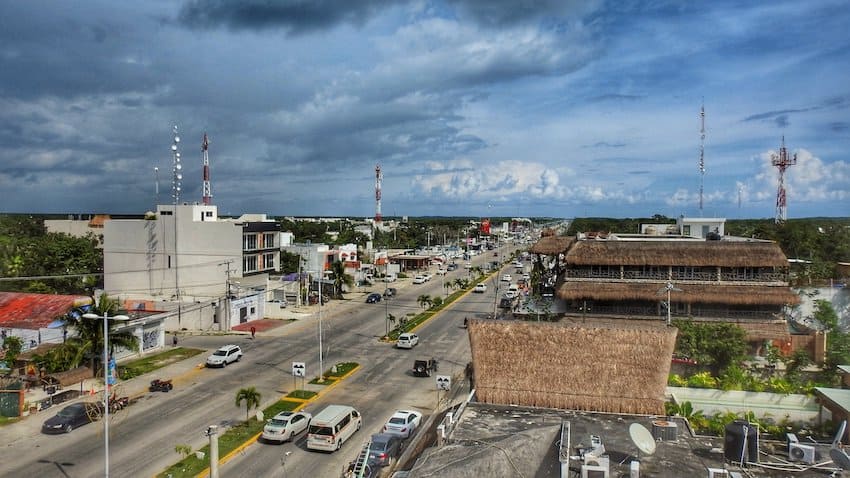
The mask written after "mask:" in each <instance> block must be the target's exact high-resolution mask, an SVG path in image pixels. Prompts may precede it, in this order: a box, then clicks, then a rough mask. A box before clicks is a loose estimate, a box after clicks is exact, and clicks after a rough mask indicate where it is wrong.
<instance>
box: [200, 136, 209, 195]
mask: <svg viewBox="0 0 850 478" xmlns="http://www.w3.org/2000/svg"><path fill="white" fill-rule="evenodd" d="M209 146H210V142H209V140H208V139H207V133H206V132H204V141H203V142H202V143H201V152H202V153H203V154H204V198H203V201H204V204H206V205H209V204H210V203H211V202H212V187H211V186H210V156H209V153H208V151H207V149H209Z"/></svg>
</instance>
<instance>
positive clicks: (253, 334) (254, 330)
mask: <svg viewBox="0 0 850 478" xmlns="http://www.w3.org/2000/svg"><path fill="white" fill-rule="evenodd" d="M256 334H257V328H256V327H254V326H253V325H252V326H251V339H253V338H254V336H255V335H256Z"/></svg>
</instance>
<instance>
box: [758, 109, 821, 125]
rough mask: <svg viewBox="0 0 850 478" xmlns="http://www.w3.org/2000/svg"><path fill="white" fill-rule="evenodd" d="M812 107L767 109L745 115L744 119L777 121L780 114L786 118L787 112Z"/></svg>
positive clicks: (797, 111)
mask: <svg viewBox="0 0 850 478" xmlns="http://www.w3.org/2000/svg"><path fill="white" fill-rule="evenodd" d="M811 110H812V108H801V109H792V110H777V111H768V112H765V113H758V114H754V115H750V116H747V117H746V118H744V121H745V122H746V121H760V120H773V121H777V119H778V118H779V117H781V116H785V117H786V120H787V116H788V114H789V113H805V112H806V111H811Z"/></svg>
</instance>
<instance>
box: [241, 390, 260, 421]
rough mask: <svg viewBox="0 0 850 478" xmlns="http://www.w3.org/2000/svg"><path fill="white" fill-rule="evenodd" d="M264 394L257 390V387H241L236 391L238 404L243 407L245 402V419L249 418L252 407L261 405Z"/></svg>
mask: <svg viewBox="0 0 850 478" xmlns="http://www.w3.org/2000/svg"><path fill="white" fill-rule="evenodd" d="M261 398H262V395H261V394H260V392H258V391H257V388H256V387H246V388H240V389H239V390H238V391H237V392H236V406H237V407H241V406H242V402H245V420H246V421H247V420H248V414H249V413H251V409H252V408H257V407H259V406H260V399H261Z"/></svg>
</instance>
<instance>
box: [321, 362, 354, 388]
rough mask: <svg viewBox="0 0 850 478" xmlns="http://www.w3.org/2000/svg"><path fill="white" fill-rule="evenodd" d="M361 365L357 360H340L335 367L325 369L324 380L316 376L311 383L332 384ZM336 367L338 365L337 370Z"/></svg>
mask: <svg viewBox="0 0 850 478" xmlns="http://www.w3.org/2000/svg"><path fill="white" fill-rule="evenodd" d="M359 366H360V364H358V363H357V362H340V363H338V364H336V365H334V366H333V367H331V368H329V369H327V370H325V373H324V377H325V380H324V381H320V380H319V377H316V378H314V379H313V380H310V382H309V383H312V384H313V385H330V384H332V383H334V382H336V381H337V380H339V379H340V378H342V377H343V376H345V374H347V373H348V372H350V371H352V370H354V369H355V368H357V367H359ZM334 367H336V371H334Z"/></svg>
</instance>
